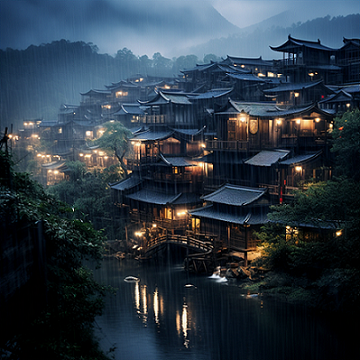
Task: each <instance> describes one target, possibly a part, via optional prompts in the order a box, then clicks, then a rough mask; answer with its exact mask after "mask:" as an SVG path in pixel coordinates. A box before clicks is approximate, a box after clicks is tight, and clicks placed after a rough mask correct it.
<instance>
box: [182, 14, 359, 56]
mask: <svg viewBox="0 0 360 360" xmlns="http://www.w3.org/2000/svg"><path fill="white" fill-rule="evenodd" d="M294 18H295V16H293V15H292V13H291V12H290V11H286V12H283V13H281V14H279V15H276V16H273V17H271V18H269V19H267V20H265V21H263V22H260V23H258V24H256V25H252V26H249V27H246V28H243V29H241V30H240V31H239V32H238V33H236V34H233V35H230V36H228V37H223V38H221V39H212V40H210V41H208V42H206V43H203V44H201V45H197V46H194V47H191V48H189V49H188V53H190V54H195V55H198V56H199V55H200V56H201V54H208V53H213V54H216V55H217V56H222V57H226V55H232V56H242V57H258V56H262V57H263V59H277V58H281V57H282V54H279V53H276V52H274V51H272V50H271V49H270V46H278V45H280V44H282V43H283V42H285V41H286V39H287V37H288V35H289V34H291V36H293V37H295V38H299V39H305V40H312V41H316V40H317V39H320V41H321V43H322V44H323V45H326V46H328V47H332V48H340V47H341V46H342V45H343V42H342V41H343V37H345V38H359V36H360V14H354V15H348V16H337V17H332V18H331V17H330V16H326V17H324V18H317V19H314V20H310V21H306V22H304V23H301V22H297V23H296V24H295V23H291V25H290V22H291V19H294Z"/></svg>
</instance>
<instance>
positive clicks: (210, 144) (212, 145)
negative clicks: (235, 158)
mask: <svg viewBox="0 0 360 360" xmlns="http://www.w3.org/2000/svg"><path fill="white" fill-rule="evenodd" d="M205 145H206V150H227V151H248V150H249V142H248V141H236V140H234V141H222V140H207V141H206V142H205Z"/></svg>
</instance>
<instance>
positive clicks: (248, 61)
mask: <svg viewBox="0 0 360 360" xmlns="http://www.w3.org/2000/svg"><path fill="white" fill-rule="evenodd" d="M229 62H230V63H232V64H237V65H253V66H255V65H256V66H263V65H266V66H273V63H272V61H267V60H263V59H262V57H261V56H260V57H258V58H243V57H235V56H229V55H228V56H227V58H226V59H225V60H224V61H223V63H224V64H226V63H229Z"/></svg>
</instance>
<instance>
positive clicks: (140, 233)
mask: <svg viewBox="0 0 360 360" xmlns="http://www.w3.org/2000/svg"><path fill="white" fill-rule="evenodd" d="M142 234H143V233H142V232H141V231H135V236H137V237H140V236H142Z"/></svg>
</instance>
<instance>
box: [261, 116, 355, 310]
mask: <svg viewBox="0 0 360 360" xmlns="http://www.w3.org/2000/svg"><path fill="white" fill-rule="evenodd" d="M359 129H360V112H359V110H355V111H353V112H347V113H345V114H344V115H343V116H342V117H341V118H337V119H336V120H335V129H334V131H333V133H332V135H333V148H332V151H333V152H334V153H335V155H336V158H335V161H336V166H335V173H336V174H337V177H335V178H334V179H333V180H330V181H327V182H325V183H313V184H307V185H306V186H305V190H303V191H298V192H297V193H296V194H295V197H294V200H293V201H292V202H291V203H289V204H283V205H278V206H273V207H272V208H271V212H270V213H269V215H268V218H269V220H270V223H269V224H267V225H266V226H265V227H263V229H262V231H261V232H260V233H259V234H257V235H258V238H260V239H261V240H262V245H263V247H264V257H263V258H262V259H261V260H259V263H263V264H264V263H265V264H266V265H267V266H269V267H270V268H271V269H273V270H276V271H285V272H286V273H288V274H291V275H293V276H304V275H306V279H307V281H308V285H307V287H308V288H311V291H312V292H313V294H312V298H317V305H321V307H327V308H328V309H331V310H334V309H338V310H342V311H344V310H347V311H356V309H357V308H358V306H359V303H360V295H359V294H360V280H359V278H360V264H359V261H358V259H359V258H360V182H359V174H360V172H359V157H360V153H359V150H360V145H359V144H360V140H359V139H360V134H359ZM286 226H290V227H292V228H294V227H296V228H297V229H301V228H303V227H312V229H313V231H318V232H319V233H320V232H321V231H326V230H328V234H329V230H331V229H332V234H333V235H330V236H326V237H319V238H318V240H316V241H314V240H313V241H307V240H306V239H304V238H302V237H301V236H300V235H296V236H295V237H290V238H289V239H285V237H284V236H285V227H286ZM279 228H280V233H281V229H282V232H283V235H282V236H279ZM336 229H337V230H339V231H337V232H336V234H335V231H334V230H336ZM294 282H296V281H294Z"/></svg>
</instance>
